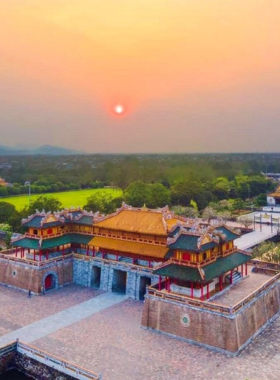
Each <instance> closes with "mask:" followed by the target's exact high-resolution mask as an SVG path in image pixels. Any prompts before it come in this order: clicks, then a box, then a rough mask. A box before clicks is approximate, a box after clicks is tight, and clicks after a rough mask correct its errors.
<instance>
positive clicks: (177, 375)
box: [0, 286, 280, 380]
mask: <svg viewBox="0 0 280 380" xmlns="http://www.w3.org/2000/svg"><path fill="white" fill-rule="evenodd" d="M67 288H68V287H67ZM67 288H64V289H60V290H58V291H55V292H53V293H51V294H49V295H48V296H47V297H35V298H34V299H32V300H31V301H32V302H33V304H32V305H34V309H33V311H34V312H35V313H36V317H38V315H39V314H40V315H43V316H46V315H50V310H51V311H53V310H55V309H56V308H60V309H61V308H63V305H62V304H68V307H69V304H70V303H71V302H75V299H76V298H77V299H78V298H79V299H82V298H87V297H88V296H89V295H90V297H89V298H91V297H92V294H93V293H90V294H89V293H88V290H91V289H88V288H82V287H76V286H71V287H69V288H68V289H67ZM1 290H2V288H0V322H1V323H0V325H2V320H3V319H2V318H3V316H4V317H5V318H4V319H5V320H9V318H7V315H6V316H5V312H3V306H5V303H3V302H2V301H1V296H2V294H1ZM70 291H71V292H72V294H73V298H74V300H73V298H72V296H71V294H70ZM91 291H92V292H94V291H93V290H91ZM83 292H85V293H83ZM23 295H24V299H23V301H22V300H21V296H22V294H21V292H17V291H15V290H11V289H8V294H6V302H9V301H8V300H9V299H10V300H13V302H16V300H17V299H19V303H18V308H17V307H16V305H15V306H14V309H13V312H14V313H18V314H19V315H25V313H27V316H25V317H24V319H22V320H20V318H18V319H15V320H14V321H13V322H11V323H15V324H17V323H18V324H19V323H21V325H23V323H25V321H27V320H28V319H29V318H30V311H29V312H26V311H25V310H23V309H22V308H24V305H25V307H26V302H25V301H27V298H26V294H23ZM83 300H84V299H83ZM78 302H79V301H78ZM78 302H76V303H78ZM80 302H82V301H80ZM44 303H46V305H44ZM57 303H60V306H58V305H57ZM39 305H40V308H41V309H42V310H40V311H38V308H39ZM142 308H143V303H142V302H138V301H132V300H127V301H124V302H122V303H120V304H118V305H115V306H113V307H110V308H108V309H106V310H103V311H101V312H98V313H96V314H94V315H92V316H90V317H87V318H85V319H83V320H82V321H80V322H77V323H75V324H73V325H71V326H68V327H66V328H63V329H61V330H59V331H56V332H55V333H52V334H50V335H48V336H45V337H44V338H42V339H39V340H37V341H35V342H33V343H32V345H35V346H37V347H39V348H42V349H44V350H46V351H49V352H51V353H52V354H55V355H58V356H60V357H64V358H65V359H68V360H70V361H72V362H74V363H76V364H78V365H81V366H83V367H85V368H88V369H91V370H93V371H95V372H101V373H102V374H103V380H128V379H129V380H140V379H141V380H144V379H145V380H146V379H147V380H148V379H149V380H150V379H151V380H202V379H203V380H205V378H206V379H207V380H225V379H226V380H245V379H249V380H278V379H280V319H278V320H276V321H275V322H274V323H273V324H272V325H271V326H270V327H268V329H267V330H266V331H265V332H264V333H263V334H261V335H260V336H259V337H257V338H256V339H255V340H254V342H253V343H252V344H250V345H249V346H248V347H247V348H246V349H245V350H244V351H243V352H242V353H241V355H239V356H238V357H236V358H230V357H227V356H224V355H222V354H219V353H215V352H212V351H209V350H206V349H204V348H202V347H197V346H193V345H190V344H187V343H184V342H181V341H179V340H176V339H172V338H169V337H166V336H164V335H160V334H157V333H153V332H150V331H146V330H143V329H141V328H140V322H141V313H142ZM37 312H38V313H39V314H37ZM9 313H10V312H9ZM44 313H47V314H44ZM9 328H12V326H10V327H9ZM209 328H211V326H209Z"/></svg>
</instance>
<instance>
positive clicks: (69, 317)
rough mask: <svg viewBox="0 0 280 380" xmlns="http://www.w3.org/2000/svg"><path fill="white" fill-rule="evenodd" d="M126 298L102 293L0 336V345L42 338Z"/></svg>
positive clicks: (28, 341) (29, 341)
mask: <svg viewBox="0 0 280 380" xmlns="http://www.w3.org/2000/svg"><path fill="white" fill-rule="evenodd" d="M126 298H127V296H125V295H120V294H113V293H104V294H101V295H99V296H97V297H95V298H92V299H90V300H88V301H85V302H82V303H80V304H78V305H76V306H73V307H70V308H68V309H66V310H62V311H60V312H58V313H56V314H53V315H51V316H49V317H47V318H43V319H41V320H39V321H37V322H34V323H31V324H30V325H27V326H25V327H22V328H20V329H18V330H15V331H12V332H10V333H8V334H6V335H3V336H2V337H0V347H1V346H3V345H5V344H7V343H10V342H12V341H14V340H16V339H19V340H20V341H22V342H24V343H31V342H33V341H34V340H37V339H40V338H43V337H44V336H46V335H49V334H51V333H53V332H55V331H57V330H59V329H62V328H64V327H67V326H70V325H71V324H73V323H75V322H78V321H81V320H82V319H84V318H86V317H89V316H90V315H92V314H95V313H97V312H99V311H101V310H104V309H106V308H108V307H110V306H113V305H116V304H117V303H119V302H122V301H124V300H125V299H126Z"/></svg>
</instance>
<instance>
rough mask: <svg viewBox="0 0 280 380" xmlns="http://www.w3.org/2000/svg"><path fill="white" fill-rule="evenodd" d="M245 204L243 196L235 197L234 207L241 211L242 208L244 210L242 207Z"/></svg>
mask: <svg viewBox="0 0 280 380" xmlns="http://www.w3.org/2000/svg"><path fill="white" fill-rule="evenodd" d="M244 206H245V202H244V201H243V199H242V198H236V199H234V201H233V203H232V207H233V209H234V210H237V211H238V212H240V210H242V208H243V207H244Z"/></svg>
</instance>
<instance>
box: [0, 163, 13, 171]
mask: <svg viewBox="0 0 280 380" xmlns="http://www.w3.org/2000/svg"><path fill="white" fill-rule="evenodd" d="M12 167H13V166H12V164H10V163H9V162H2V163H1V164H0V169H6V170H10V169H12Z"/></svg>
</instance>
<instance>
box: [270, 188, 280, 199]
mask: <svg viewBox="0 0 280 380" xmlns="http://www.w3.org/2000/svg"><path fill="white" fill-rule="evenodd" d="M268 195H269V196H270V197H280V186H278V187H277V189H276V190H275V192H273V193H270V194H268Z"/></svg>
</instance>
